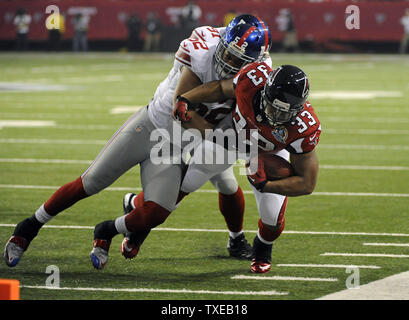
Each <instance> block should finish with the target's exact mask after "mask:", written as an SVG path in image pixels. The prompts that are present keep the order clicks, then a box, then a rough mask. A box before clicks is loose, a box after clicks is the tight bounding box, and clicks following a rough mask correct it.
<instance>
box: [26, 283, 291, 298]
mask: <svg viewBox="0 0 409 320" xmlns="http://www.w3.org/2000/svg"><path fill="white" fill-rule="evenodd" d="M21 288H27V289H45V290H57V291H58V290H66V291H94V292H95V291H103V292H129V293H138V292H145V293H182V294H186V293H191V294H209V295H213V294H221V295H246V296H247V295H258V296H283V295H288V292H279V291H275V290H270V291H211V290H189V289H153V288H92V287H91V288H80V287H78V288H75V287H60V288H58V287H51V286H50V287H47V286H29V285H22V286H21Z"/></svg>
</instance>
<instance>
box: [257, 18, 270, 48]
mask: <svg viewBox="0 0 409 320" xmlns="http://www.w3.org/2000/svg"><path fill="white" fill-rule="evenodd" d="M255 17H256V18H257V19H258V21H259V22H260V23H261V25H262V26H263V29H264V40H265V41H264V46H265V48H266V51H267V49H268V43H269V39H268V32H267V26H266V25H265V23H264V21H263V20H261V19H260V18H259V17H257V16H255Z"/></svg>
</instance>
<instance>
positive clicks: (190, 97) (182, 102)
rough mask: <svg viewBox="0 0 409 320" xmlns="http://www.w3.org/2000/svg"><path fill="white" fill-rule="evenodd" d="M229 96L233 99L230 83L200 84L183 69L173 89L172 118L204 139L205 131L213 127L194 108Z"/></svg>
mask: <svg viewBox="0 0 409 320" xmlns="http://www.w3.org/2000/svg"><path fill="white" fill-rule="evenodd" d="M230 85H231V88H230ZM230 90H231V91H232V92H230ZM230 96H231V97H234V89H233V82H232V81H227V80H224V81H222V82H221V81H212V82H209V83H205V84H202V82H201V81H200V79H199V78H198V77H197V76H196V74H195V73H194V72H193V71H192V70H190V69H189V68H186V67H183V68H182V71H181V76H180V78H179V81H178V84H177V86H176V89H175V96H174V110H173V117H174V118H177V119H179V120H181V125H182V127H183V128H185V129H198V130H199V131H200V132H201V134H202V137H204V132H205V130H206V129H212V128H213V125H212V124H210V123H209V122H207V121H206V120H205V119H204V118H203V117H201V116H200V115H198V114H197V113H196V112H195V111H194V109H195V106H197V105H198V104H199V103H206V102H217V101H220V100H223V99H224V97H225V98H227V97H230Z"/></svg>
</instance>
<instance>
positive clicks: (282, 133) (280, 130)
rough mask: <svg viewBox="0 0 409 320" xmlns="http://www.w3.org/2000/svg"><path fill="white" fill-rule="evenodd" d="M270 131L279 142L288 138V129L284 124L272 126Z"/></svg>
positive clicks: (283, 141)
mask: <svg viewBox="0 0 409 320" xmlns="http://www.w3.org/2000/svg"><path fill="white" fill-rule="evenodd" d="M271 133H272V134H273V136H274V138H276V140H277V141H279V142H281V143H285V141H286V140H287V138H288V131H287V128H286V127H284V126H278V127H277V128H274V130H272V131H271Z"/></svg>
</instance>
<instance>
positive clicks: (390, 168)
mask: <svg viewBox="0 0 409 320" xmlns="http://www.w3.org/2000/svg"><path fill="white" fill-rule="evenodd" d="M92 161H93V160H72V159H34V158H0V162H2V163H51V164H52V163H55V164H89V163H92ZM242 165H243V164H242V163H236V164H235V166H242ZM320 168H321V169H335V170H380V171H407V170H409V167H403V166H358V165H325V164H320Z"/></svg>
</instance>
